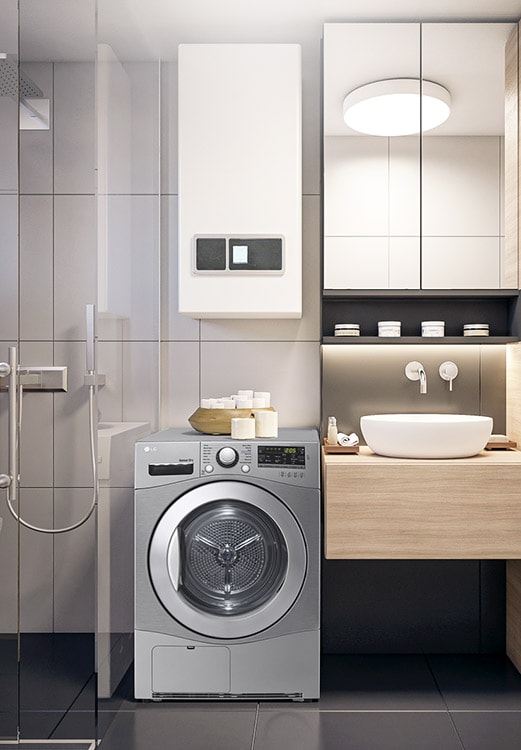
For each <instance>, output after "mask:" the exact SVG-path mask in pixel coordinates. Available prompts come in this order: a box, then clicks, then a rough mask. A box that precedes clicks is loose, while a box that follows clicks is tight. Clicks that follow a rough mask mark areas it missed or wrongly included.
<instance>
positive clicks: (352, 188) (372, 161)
mask: <svg viewBox="0 0 521 750" xmlns="http://www.w3.org/2000/svg"><path fill="white" fill-rule="evenodd" d="M387 140H388V139H387V138H376V137H374V138H372V137H370V136H361V137H358V136H349V137H348V136H346V137H336V136H333V137H328V138H325V139H324V232H325V234H326V235H328V236H353V235H356V236H370V237H375V236H380V235H383V236H385V235H387V234H388V232H389V215H388V153H387V151H388V146H387Z"/></svg>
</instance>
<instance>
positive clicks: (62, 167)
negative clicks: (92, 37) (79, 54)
mask: <svg viewBox="0 0 521 750" xmlns="http://www.w3.org/2000/svg"><path fill="white" fill-rule="evenodd" d="M94 76H95V68H94V63H88V62H66V63H55V64H54V190H55V192H56V193H84V194H85V193H94V187H95V171H94V170H95V166H96V165H95V150H94V132H95V131H94V128H95V112H96V108H95V101H94Z"/></svg>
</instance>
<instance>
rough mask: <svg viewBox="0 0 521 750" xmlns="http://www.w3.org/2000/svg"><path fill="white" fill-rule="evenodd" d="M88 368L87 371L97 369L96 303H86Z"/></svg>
mask: <svg viewBox="0 0 521 750" xmlns="http://www.w3.org/2000/svg"><path fill="white" fill-rule="evenodd" d="M85 315H86V352H87V357H86V365H87V366H86V368H85V369H86V370H87V372H94V371H95V369H96V360H95V340H96V326H95V321H96V307H95V306H94V305H86V308H85Z"/></svg>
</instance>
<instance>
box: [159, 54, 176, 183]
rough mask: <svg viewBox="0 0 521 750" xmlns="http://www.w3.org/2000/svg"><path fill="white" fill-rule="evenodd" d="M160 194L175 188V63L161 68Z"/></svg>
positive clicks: (169, 63)
mask: <svg viewBox="0 0 521 750" xmlns="http://www.w3.org/2000/svg"><path fill="white" fill-rule="evenodd" d="M161 134H162V135H161V192H162V193H166V194H168V195H176V194H177V192H178V188H177V134H178V133H177V62H165V63H163V65H162V66H161Z"/></svg>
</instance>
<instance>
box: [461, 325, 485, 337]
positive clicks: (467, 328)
mask: <svg viewBox="0 0 521 750" xmlns="http://www.w3.org/2000/svg"><path fill="white" fill-rule="evenodd" d="M489 334H490V328H489V324H488V323H465V325H464V326H463V335H464V336H488V335H489Z"/></svg>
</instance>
